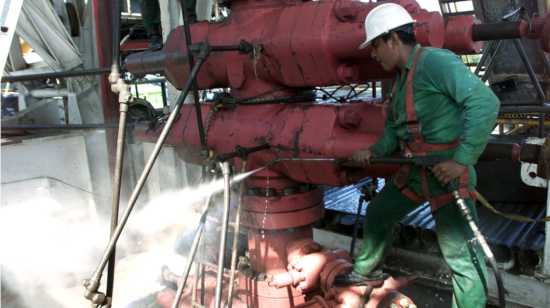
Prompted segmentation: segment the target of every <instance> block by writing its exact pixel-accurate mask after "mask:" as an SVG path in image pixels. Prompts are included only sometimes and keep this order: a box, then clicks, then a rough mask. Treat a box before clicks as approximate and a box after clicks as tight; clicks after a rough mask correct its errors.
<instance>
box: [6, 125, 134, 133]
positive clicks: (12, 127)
mask: <svg viewBox="0 0 550 308" xmlns="http://www.w3.org/2000/svg"><path fill="white" fill-rule="evenodd" d="M127 126H133V125H127ZM1 128H2V131H6V130H16V131H27V130H61V131H63V130H117V129H118V124H45V125H2V127H1Z"/></svg>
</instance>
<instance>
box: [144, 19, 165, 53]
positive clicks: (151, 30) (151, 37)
mask: <svg viewBox="0 0 550 308" xmlns="http://www.w3.org/2000/svg"><path fill="white" fill-rule="evenodd" d="M146 30H147V38H148V41H149V50H158V49H161V48H162V33H161V32H160V26H159V25H150V26H149V27H147V29H146Z"/></svg>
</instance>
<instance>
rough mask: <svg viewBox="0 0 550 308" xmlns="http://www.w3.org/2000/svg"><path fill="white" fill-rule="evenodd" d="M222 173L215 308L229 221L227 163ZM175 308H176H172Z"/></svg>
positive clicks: (219, 296) (220, 295)
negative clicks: (220, 228)
mask: <svg viewBox="0 0 550 308" xmlns="http://www.w3.org/2000/svg"><path fill="white" fill-rule="evenodd" d="M222 173H223V182H224V183H223V184H224V188H223V219H222V233H221V236H220V253H219V257H218V277H217V280H216V304H215V306H214V307H215V308H220V306H221V302H222V285H223V263H224V261H225V241H226V239H227V221H228V220H229V202H230V197H231V195H230V194H231V186H230V185H231V183H230V182H229V175H230V173H231V168H230V167H229V163H228V162H224V163H223V164H222ZM173 308H176V307H173Z"/></svg>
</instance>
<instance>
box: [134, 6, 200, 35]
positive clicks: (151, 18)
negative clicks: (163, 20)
mask: <svg viewBox="0 0 550 308" xmlns="http://www.w3.org/2000/svg"><path fill="white" fill-rule="evenodd" d="M196 5H197V0H187V10H189V11H193V12H194V11H195V6H196ZM139 9H140V12H141V20H142V21H143V25H144V26H145V28H149V27H150V26H160V6H159V1H158V0H139Z"/></svg>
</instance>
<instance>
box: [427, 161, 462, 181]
mask: <svg viewBox="0 0 550 308" xmlns="http://www.w3.org/2000/svg"><path fill="white" fill-rule="evenodd" d="M466 168H468V166H466V165H463V164H460V163H457V162H456V161H454V160H452V159H449V160H446V161H444V162H442V163H440V164H437V165H436V166H435V167H433V168H432V172H433V174H434V176H435V178H436V179H437V180H438V181H439V184H441V186H443V187H445V185H447V183H449V182H450V181H451V180H454V179H456V178H458V177H459V176H460V175H462V173H463V172H464V170H466Z"/></svg>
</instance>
